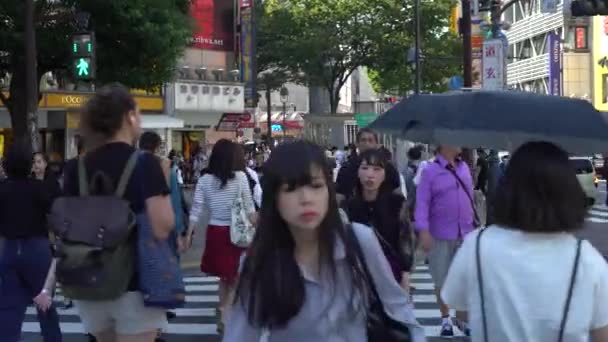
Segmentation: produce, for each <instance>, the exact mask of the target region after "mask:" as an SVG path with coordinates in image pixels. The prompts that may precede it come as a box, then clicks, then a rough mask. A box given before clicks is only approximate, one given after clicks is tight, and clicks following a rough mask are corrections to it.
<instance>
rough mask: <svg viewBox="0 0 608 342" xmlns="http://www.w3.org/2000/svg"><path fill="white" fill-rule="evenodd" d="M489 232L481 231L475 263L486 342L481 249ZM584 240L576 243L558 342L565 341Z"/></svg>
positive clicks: (486, 325)
mask: <svg viewBox="0 0 608 342" xmlns="http://www.w3.org/2000/svg"><path fill="white" fill-rule="evenodd" d="M486 230H487V228H486V229H482V230H481V231H479V234H477V241H476V242H477V243H476V246H475V259H476V260H475V261H476V264H477V282H478V285H479V296H480V297H481V298H480V299H481V322H482V328H483V340H484V342H489V341H490V339H489V338H488V324H487V318H486V304H485V298H484V294H483V274H482V272H481V248H480V243H481V235H483V233H484V232H485V231H486ZM582 242H583V241H582V240H581V239H578V241H577V243H576V256H575V257H574V266H572V275H571V276H570V286H569V287H568V295H567V297H566V304H565V305H564V312H563V314H562V320H561V323H560V326H559V335H558V337H557V341H558V342H562V341H563V340H564V330H565V328H566V322H567V321H568V312H569V311H570V303H571V302H572V292H573V291H574V283H575V281H576V274H577V273H578V264H579V259H580V257H581V244H582Z"/></svg>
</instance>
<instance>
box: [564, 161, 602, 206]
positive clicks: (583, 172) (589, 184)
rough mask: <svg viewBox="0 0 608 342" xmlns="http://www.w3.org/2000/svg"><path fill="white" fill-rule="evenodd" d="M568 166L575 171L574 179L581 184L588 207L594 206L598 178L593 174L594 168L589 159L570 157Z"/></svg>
mask: <svg viewBox="0 0 608 342" xmlns="http://www.w3.org/2000/svg"><path fill="white" fill-rule="evenodd" d="M570 164H571V165H572V167H573V168H574V170H575V171H576V178H578V182H579V183H580V184H581V187H582V188H583V191H584V192H585V195H587V200H588V203H589V204H590V205H593V204H595V199H596V198H597V186H598V178H597V175H596V174H595V168H594V167H593V162H592V161H591V158H588V157H570Z"/></svg>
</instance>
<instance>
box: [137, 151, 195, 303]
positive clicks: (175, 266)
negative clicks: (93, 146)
mask: <svg viewBox="0 0 608 342" xmlns="http://www.w3.org/2000/svg"><path fill="white" fill-rule="evenodd" d="M143 153H145V152H142V153H141V154H140V158H141V157H142V156H143ZM139 179H140V181H139V185H140V190H143V187H144V186H145V185H144V184H143V182H142V181H141V178H139ZM137 265H138V272H139V278H138V285H139V286H138V287H139V290H140V291H141V293H142V295H143V298H144V305H145V306H148V307H157V308H164V309H175V308H178V307H182V306H183V305H184V304H185V302H186V287H185V284H184V279H183V276H182V271H181V267H180V264H179V261H178V259H177V257H176V255H175V253H174V252H173V248H172V247H171V244H170V242H169V240H168V239H165V240H158V239H156V237H155V236H154V232H153V231H152V225H151V224H150V220H149V217H148V214H147V212H146V210H145V209H144V210H143V211H142V212H140V213H137Z"/></svg>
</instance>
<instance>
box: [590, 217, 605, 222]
mask: <svg viewBox="0 0 608 342" xmlns="http://www.w3.org/2000/svg"><path fill="white" fill-rule="evenodd" d="M585 221H589V222H593V223H608V219H603V218H598V217H588V218H586V219H585Z"/></svg>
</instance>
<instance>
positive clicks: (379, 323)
mask: <svg viewBox="0 0 608 342" xmlns="http://www.w3.org/2000/svg"><path fill="white" fill-rule="evenodd" d="M348 234H349V236H350V239H351V241H352V244H353V247H354V249H355V253H356V255H357V259H358V260H359V262H360V263H361V266H362V267H363V271H364V273H365V281H366V284H367V288H368V290H369V291H368V297H369V298H368V302H369V303H368V304H369V306H368V308H367V340H368V341H369V342H410V341H411V340H412V335H411V332H410V329H409V327H408V326H407V325H406V324H404V323H402V322H399V321H396V320H394V319H392V318H391V317H390V316H389V315H388V314H387V313H386V310H384V305H383V304H382V300H380V295H379V294H378V291H377V290H376V285H375V284H374V279H373V278H372V276H371V273H370V272H369V268H368V267H367V262H366V261H365V255H364V254H363V251H362V250H361V245H360V244H359V240H358V239H357V237H356V236H355V233H354V232H353V230H352V227H350V226H349V227H348Z"/></svg>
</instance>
